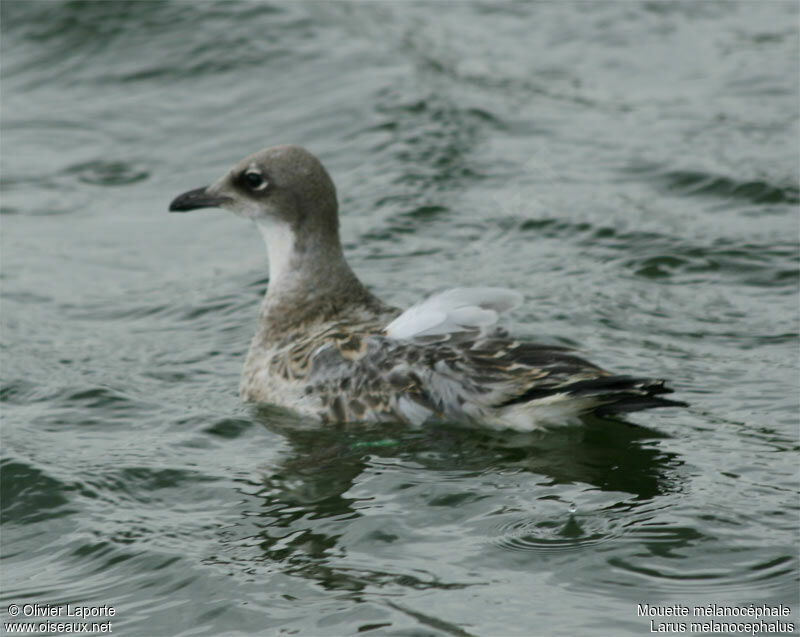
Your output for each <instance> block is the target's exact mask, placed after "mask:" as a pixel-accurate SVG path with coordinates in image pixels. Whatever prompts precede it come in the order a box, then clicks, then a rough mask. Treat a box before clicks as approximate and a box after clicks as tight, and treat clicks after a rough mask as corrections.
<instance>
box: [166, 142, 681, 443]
mask: <svg viewBox="0 0 800 637" xmlns="http://www.w3.org/2000/svg"><path fill="white" fill-rule="evenodd" d="M215 206H219V207H223V208H227V209H229V210H231V211H233V212H234V213H236V214H238V215H241V216H244V217H248V218H250V219H252V220H253V221H255V222H256V223H257V224H258V227H259V228H260V230H261V231H262V233H263V235H264V238H265V241H266V243H267V249H268V253H269V260H270V282H269V286H268V289H267V294H266V296H265V297H264V300H263V302H262V304H261V309H260V312H259V319H258V327H257V330H256V334H255V336H254V337H253V341H252V343H251V346H250V351H249V353H248V356H247V361H246V362H245V367H244V371H243V372H242V378H241V383H240V393H241V396H242V399H243V400H245V401H250V402H268V403H275V404H278V405H282V406H286V407H289V408H292V409H294V410H296V411H299V412H300V413H303V414H306V415H309V416H313V417H315V418H319V419H320V420H323V421H328V422H340V421H352V420H359V421H373V422H376V421H386V420H401V421H406V422H410V423H414V424H421V423H423V422H425V421H428V420H431V419H444V420H458V421H472V422H477V423H482V424H487V425H490V426H495V427H512V428H515V429H519V430H531V429H534V428H536V427H538V426H540V425H542V424H546V423H555V424H557V423H560V422H564V421H567V420H570V419H573V418H574V417H575V416H577V415H580V414H582V413H585V412H587V411H630V410H636V409H645V408H649V407H659V406H670V405H681V404H682V403H679V402H676V401H670V400H667V399H665V398H662V397H661V396H660V395H661V394H664V393H669V392H670V391H671V390H669V389H667V388H666V387H665V386H664V383H663V381H661V380H653V379H642V378H632V377H629V376H619V375H614V374H611V373H610V372H607V371H605V370H603V369H601V368H599V367H597V366H596V365H593V364H591V363H589V362H587V361H585V360H583V359H581V358H579V357H578V356H576V355H575V354H573V353H571V352H570V351H569V350H567V349H565V348H561V347H555V346H549V345H536V344H533V343H526V342H520V341H517V340H514V339H513V338H511V337H510V336H509V335H508V334H507V333H506V332H504V331H503V330H500V329H498V328H497V327H495V326H494V323H495V321H496V320H497V316H498V314H499V313H501V312H503V311H506V310H508V309H509V308H510V307H512V306H513V305H515V304H516V303H517V302H518V300H519V295H518V294H516V293H514V292H511V291H507V290H502V289H498V288H465V289H456V290H450V291H447V292H444V293H442V294H440V295H436V296H434V297H431V298H430V299H428V300H426V301H424V302H423V303H421V304H419V305H417V306H414V307H412V308H410V309H409V310H407V311H406V312H404V313H401V312H400V310H398V309H396V308H393V307H391V306H388V305H386V304H384V303H383V302H381V301H380V300H379V299H377V298H376V297H375V296H373V295H372V294H371V293H370V292H369V291H368V290H367V289H366V288H365V287H364V286H363V285H362V284H361V282H360V281H359V280H358V278H357V277H356V276H355V274H354V273H353V271H352V270H351V269H350V267H349V266H348V264H347V262H346V261H345V258H344V254H343V252H342V247H341V242H340V240H339V220H338V210H337V202H336V190H335V187H334V185H333V182H332V180H331V179H330V177H329V176H328V173H327V172H326V171H325V169H324V168H323V166H322V164H320V162H319V161H318V160H317V159H316V158H315V157H314V156H313V155H312V154H311V153H309V152H308V151H306V150H304V149H302V148H299V147H297V146H277V147H274V148H270V149H267V150H264V151H261V152H260V153H257V154H255V155H251V156H249V157H246V158H245V159H243V160H242V161H241V162H239V163H238V164H237V165H236V166H234V167H233V168H232V169H231V170H230V171H229V172H228V173H227V174H226V175H225V176H224V177H222V179H220V180H219V181H218V182H216V183H215V184H213V185H211V186H209V187H207V188H200V189H197V190H193V191H190V192H187V193H185V194H183V195H181V196H179V197H177V198H176V199H175V200H174V201H173V202H172V204H171V205H170V210H173V211H184V210H193V209H196V208H204V207H215Z"/></svg>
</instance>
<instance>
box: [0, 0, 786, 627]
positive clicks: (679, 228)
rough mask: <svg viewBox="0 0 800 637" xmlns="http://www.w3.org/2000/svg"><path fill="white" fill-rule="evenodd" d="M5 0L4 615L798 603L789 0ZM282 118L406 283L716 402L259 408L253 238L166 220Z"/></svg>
mask: <svg viewBox="0 0 800 637" xmlns="http://www.w3.org/2000/svg"><path fill="white" fill-rule="evenodd" d="M0 10H1V13H0V19H1V22H0V29H1V30H2V33H1V35H2V37H1V38H0V45H2V51H1V53H2V60H1V61H0V106H1V107H2V108H1V110H0V128H1V130H0V133H2V136H1V137H0V143H1V144H2V146H0V169H1V170H2V201H0V207H1V209H2V213H3V214H2V217H1V218H0V230H1V234H0V248H2V253H1V255H0V258H1V259H2V261H1V262H0V265H1V266H2V271H1V273H0V274H1V275H2V279H1V284H0V292H2V306H0V317H1V318H2V333H1V335H0V336H1V341H2V342H1V344H2V352H0V354H1V355H2V358H1V359H0V361H1V362H0V372H1V373H2V384H0V399H1V400H2V437H1V438H0V442H1V443H2V473H1V474H0V486H1V487H2V493H1V494H0V504H2V519H1V521H2V527H1V529H0V530H1V531H2V535H0V544H1V548H2V563H0V567H1V571H0V589H1V590H0V593H1V594H0V597H2V601H0V616H2V622H3V623H4V629H3V630H4V631H6V632H8V627H7V626H5V625H7V624H8V623H9V622H11V621H14V620H16V621H20V622H23V623H28V624H31V623H36V624H38V623H39V622H41V621H44V620H48V621H52V620H53V618H52V617H46V618H42V617H41V616H39V617H34V616H32V615H30V613H32V612H33V611H32V608H33V606H32V605H33V604H39V605H41V606H44V605H51V606H53V607H56V610H57V609H58V608H65V605H66V604H68V603H69V604H71V605H72V606H75V605H83V606H89V607H100V606H102V605H108V606H110V607H113V609H114V611H115V614H114V616H113V617H105V618H103V617H101V618H97V619H96V620H93V621H111V623H112V626H113V633H114V634H119V635H136V636H139V635H141V636H160V635H182V636H183V635H185V636H189V635H192V636H194V635H214V636H217V635H225V636H228V635H284V634H285V635H290V634H296V635H333V636H336V635H357V634H362V633H363V634H370V635H398V636H399V635H403V636H411V635H414V636H422V635H425V636H427V635H481V636H487V637H493V636H500V637H502V636H505V635H520V636H529V635H537V636H538V635H564V636H567V635H569V636H573V635H599V636H605V635H645V634H650V631H651V625H650V620H651V619H652V618H650V617H643V616H639V615H638V614H637V605H638V604H650V605H651V606H653V605H662V606H663V605H676V604H677V605H685V606H691V607H694V606H696V605H699V604H709V603H711V604H718V605H720V606H725V607H742V606H744V607H747V606H748V605H750V604H753V605H763V604H768V605H771V606H777V605H780V604H783V605H784V606H788V607H789V608H790V613H791V614H790V615H789V616H788V617H782V618H781V621H783V622H784V623H786V622H794V624H795V626H797V625H798V614H797V613H798V607H800V602H799V601H798V539H799V538H798V529H799V528H800V522H799V521H798V514H799V512H800V506H799V505H798V492H797V489H798V483H799V482H800V480H799V479H798V478H800V476H799V475H798V473H799V472H798V469H797V467H798V462H797V460H798V458H797V449H798V439H799V438H800V433H799V432H798V413H799V405H798V380H800V374H799V373H798V372H799V370H800V365H799V364H798V351H799V350H798V331H799V330H798V328H799V323H800V310H799V305H798V299H799V297H798V292H799V291H800V290H799V288H798V278H799V277H798V254H799V253H800V242H799V240H798V237H799V233H800V225H799V222H798V214H797V213H798V201H800V195H799V194H798V173H800V158H799V157H798V143H797V141H798V120H799V119H800V118H799V117H798V116H799V115H800V97H798V77H800V73H799V71H800V63H798V59H800V30H799V29H798V5H797V4H796V3H794V2H763V3H756V2H745V3H734V2H693V3H689V2H687V3H682V2H646V3H645V2H600V1H598V2H586V3H569V2H562V3H505V2H503V3H495V2H481V3H477V2H471V3H456V2H448V3H441V2H440V3H411V2H381V3H366V2H364V3H343V2H319V3H302V2H300V3H291V4H290V3H271V4H267V3H262V2H251V3H242V2H233V3H225V2H202V3H200V2H197V3H189V2H98V3H86V2H42V1H32V2H22V1H15V0H3V2H2V3H0ZM278 143H297V144H302V145H305V146H307V147H308V148H309V149H311V150H312V151H313V152H314V153H316V154H317V155H319V156H320V158H321V159H322V160H323V162H324V163H325V165H326V166H327V167H328V169H329V171H330V172H331V174H332V176H333V178H334V180H335V181H336V183H337V187H338V191H339V199H340V204H341V211H342V235H343V239H344V242H345V249H346V252H347V255H348V258H349V260H350V263H351V265H352V266H353V268H354V270H355V271H356V272H358V273H359V274H360V276H361V277H362V278H363V280H364V281H365V282H366V283H367V284H368V285H369V286H370V288H371V289H372V290H373V291H374V292H375V293H376V294H378V295H379V296H381V297H382V298H384V299H385V300H387V301H389V302H392V303H395V304H397V305H408V304H410V303H412V302H414V301H415V300H417V299H419V298H420V297H421V296H424V295H426V294H428V293H430V292H432V291H434V290H439V289H443V288H446V287H452V286H458V285H502V286H506V287H510V288H513V289H516V290H518V291H520V292H521V293H522V294H523V295H524V296H525V299H526V303H525V305H524V307H523V308H522V309H521V310H519V311H517V312H516V313H515V314H514V315H513V316H512V317H510V321H509V322H508V324H507V326H508V327H509V328H510V329H512V330H513V331H514V332H516V333H517V334H519V335H522V336H526V337H529V338H536V339H540V340H544V341H546V342H551V343H560V344H566V345H571V346H574V347H577V348H578V349H579V350H580V352H581V353H582V354H583V355H585V356H586V357H588V358H589V359H591V360H592V361H594V362H596V363H598V364H601V365H603V366H605V367H608V368H611V369H613V370H615V371H618V372H621V373H630V374H636V375H647V376H655V377H664V378H668V379H670V383H671V384H672V385H673V386H674V387H675V388H676V390H677V393H676V397H677V398H679V399H681V400H685V401H687V402H689V403H690V404H691V407H690V408H688V409H666V410H658V411H651V412H644V413H639V414H633V415H631V416H630V417H629V419H628V421H627V422H626V421H618V420H605V419H599V418H587V419H586V422H585V423H583V424H582V425H581V426H577V427H567V428H562V429H559V430H556V431H548V432H539V433H536V434H509V433H502V432H501V433H492V432H485V431H475V430H469V429H465V428H461V427H456V426H448V425H439V426H436V427H430V428H427V429H421V430H417V429H409V428H406V427H401V426H383V427H379V428H372V429H368V428H364V427H359V426H355V425H354V426H350V427H330V428H326V429H324V430H319V429H316V428H314V427H312V423H306V422H303V421H302V420H299V419H298V418H296V417H294V416H292V415H291V414H286V413H283V412H279V411H277V410H275V409H270V408H263V409H251V408H247V407H244V406H242V405H240V404H239V401H238V398H237V395H236V389H237V383H238V375H239V371H240V368H241V364H242V362H243V357H244V354H245V352H246V349H247V346H248V344H249V339H250V337H251V334H252V332H253V330H254V323H255V317H256V308H257V304H258V302H259V299H260V297H261V295H263V292H264V290H265V288H266V284H267V281H268V271H267V265H266V258H265V255H264V249H263V245H262V241H261V237H260V236H258V233H257V232H255V230H254V228H253V227H252V226H250V225H248V224H247V223H244V222H242V221H241V220H239V219H236V218H234V217H233V216H231V215H228V214H226V213H223V212H221V211H217V212H215V211H208V212H207V213H197V214H194V215H169V214H168V213H167V210H166V209H167V205H168V203H169V201H170V200H171V199H172V198H173V197H174V196H175V195H177V194H179V193H181V192H184V191H185V190H188V189H190V188H194V187H197V186H201V185H204V184H206V183H208V182H209V181H210V180H212V179H214V178H216V177H218V176H219V175H221V174H222V173H223V172H224V171H225V170H227V169H228V167H229V166H230V165H231V164H232V163H233V162H235V161H237V160H238V159H240V158H241V157H243V156H244V155H246V154H248V153H251V152H254V151H256V150H259V149H260V148H263V147H266V146H270V145H274V144H278ZM12 605H17V606H16V607H17V608H19V609H20V615H19V616H17V617H16V618H14V617H12V614H13V612H12V610H11V607H12ZM26 605H31V606H26ZM26 609H27V611H28V613H27V614H26ZM656 619H657V620H658V621H661V620H665V619H664V618H661V619H658V618H656ZM62 621H63V616H62ZM717 621H721V619H720V618H718V619H717ZM769 621H773V622H774V621H777V620H776V619H774V618H773V619H770V620H769ZM47 630H48V629H47V627H45V631H44V632H39V633H38V634H56V633H55V632H53V631H52V630H51V632H47Z"/></svg>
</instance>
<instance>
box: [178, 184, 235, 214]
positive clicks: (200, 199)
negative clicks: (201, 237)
mask: <svg viewBox="0 0 800 637" xmlns="http://www.w3.org/2000/svg"><path fill="white" fill-rule="evenodd" d="M226 201H227V197H220V196H219V195H213V194H209V192H208V188H195V189H194V190H190V191H189V192H185V193H183V194H182V195H178V196H177V197H175V199H173V200H172V203H170V204H169V211H170V212H187V211H189V210H199V209H200V208H219V207H220V206H221V205H222V204H224V203H225V202H226Z"/></svg>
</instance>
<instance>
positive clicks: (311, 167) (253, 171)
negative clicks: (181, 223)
mask: <svg viewBox="0 0 800 637" xmlns="http://www.w3.org/2000/svg"><path fill="white" fill-rule="evenodd" d="M337 207H338V206H337V202H336V188H335V186H334V185H333V181H332V180H331V178H330V176H329V175H328V173H327V171H326V170H325V168H324V166H323V165H322V164H321V163H320V161H319V160H318V159H317V158H316V157H314V155H312V154H311V153H310V152H308V151H307V150H306V149H305V148H301V147H299V146H274V147H272V148H267V149H266V150H262V151H261V152H258V153H255V154H253V155H250V156H249V157H245V158H244V159H242V160H241V161H240V162H239V163H237V164H236V165H235V166H234V167H233V168H231V169H230V170H229V171H228V172H227V173H226V174H225V175H224V176H223V177H222V178H221V179H219V180H218V181H216V182H215V183H213V184H211V185H210V186H205V187H203V188H196V189H194V190H190V191H188V192H185V193H183V194H182V195H179V196H178V197H176V198H175V199H174V200H173V201H172V203H171V204H170V205H169V209H170V212H187V211H189V210H197V209H200V208H224V209H226V210H230V211H231V212H233V213H235V214H237V215H239V216H242V217H246V218H248V219H252V220H253V221H255V222H257V223H258V224H259V225H260V226H267V227H269V226H276V225H277V226H280V227H287V226H288V228H290V229H291V230H292V232H293V234H295V235H296V236H298V237H302V236H304V235H312V236H313V235H320V236H324V235H328V236H329V237H337V238H338V217H337Z"/></svg>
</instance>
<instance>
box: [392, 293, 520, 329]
mask: <svg viewBox="0 0 800 637" xmlns="http://www.w3.org/2000/svg"><path fill="white" fill-rule="evenodd" d="M521 303H522V295H521V294H520V293H519V292H515V291H514V290H507V289H505V288H453V289H451V290H446V291H444V292H440V293H439V294H434V295H433V296H431V297H428V298H427V299H425V300H424V301H422V302H421V303H417V304H416V305H412V306H411V307H410V308H408V309H407V310H406V311H405V312H403V313H402V314H401V315H400V316H398V317H397V318H396V319H394V320H393V321H392V322H391V323H389V325H387V326H386V329H385V330H384V331H385V333H386V336H388V337H389V338H392V339H396V340H410V339H414V338H418V337H420V336H437V335H443V334H452V333H453V332H464V331H473V330H480V331H483V330H485V329H486V328H487V327H489V326H491V325H494V324H495V323H496V322H497V319H498V317H499V315H500V314H501V313H503V312H507V311H509V310H511V309H513V308H515V307H517V306H518V305H520V304H521Z"/></svg>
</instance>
